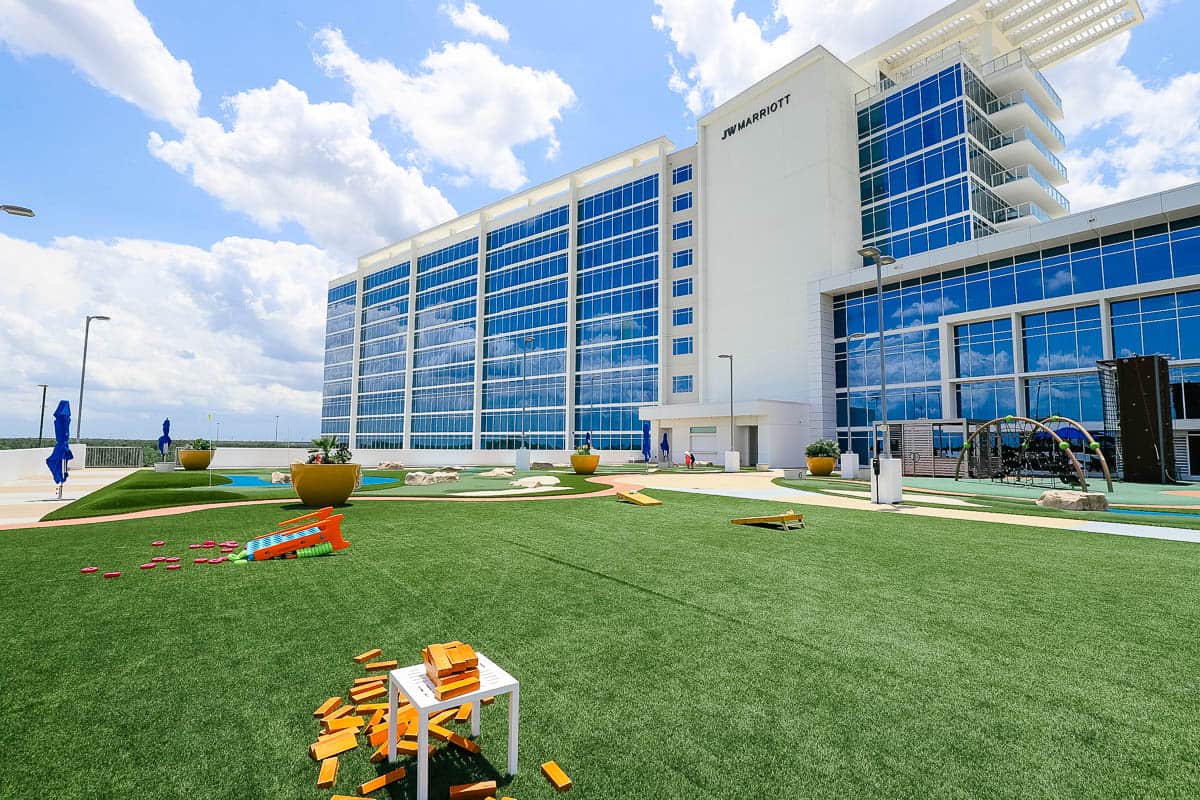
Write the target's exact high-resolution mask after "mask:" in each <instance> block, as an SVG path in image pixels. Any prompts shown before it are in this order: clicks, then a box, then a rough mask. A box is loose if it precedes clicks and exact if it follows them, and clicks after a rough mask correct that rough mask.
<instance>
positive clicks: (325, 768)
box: [317, 756, 338, 789]
mask: <svg viewBox="0 0 1200 800" xmlns="http://www.w3.org/2000/svg"><path fill="white" fill-rule="evenodd" d="M337 770H338V760H337V756H331V757H330V758H327V759H325V760H324V761H322V762H321V774H320V775H318V776H317V788H318V789H329V788H331V787H332V786H333V782H334V781H335V780H337Z"/></svg>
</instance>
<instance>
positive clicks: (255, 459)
mask: <svg viewBox="0 0 1200 800" xmlns="http://www.w3.org/2000/svg"><path fill="white" fill-rule="evenodd" d="M4 452H17V451H0V454H2V453H4ZM39 452H40V451H39ZM352 452H353V453H354V459H353V460H354V462H355V463H356V464H362V465H363V466H364V467H367V468H368V469H370V468H373V467H375V466H376V465H377V464H379V463H381V462H384V461H397V462H399V463H401V464H403V465H404V466H405V467H446V466H501V467H511V466H513V464H514V463H516V451H514V450H369V449H366V448H361V449H358V450H352ZM529 452H530V456H529V459H530V461H549V462H551V463H554V464H567V463H569V462H570V460H571V454H572V453H574V452H575V451H574V450H530V451H529ZM592 452H593V453H598V454H599V455H600V462H601V463H603V464H624V463H627V462H628V461H629V459H630V458H633V457H635V456H638V455H639V454H638V453H631V452H629V451H624V450H621V451H616V450H614V451H612V452H605V451H603V450H593V451H592ZM653 452H655V453H657V449H655V450H654V451H653ZM49 454H50V451H49V450H48V449H47V450H46V451H45V455H43V456H42V459H43V460H44V459H45V458H46V456H47V455H49ZM77 455H78V453H77ZM306 458H308V451H306V450H305V449H303V448H300V447H295V448H291V449H285V448H282V447H218V448H217V452H216V454H215V455H214V456H213V462H212V467H211V468H212V469H218V470H219V469H250V468H266V467H274V468H280V469H284V468H287V467H289V466H291V465H292V464H293V463H294V462H296V461H304V460H305V459H306ZM45 469H46V465H45V464H42V470H45Z"/></svg>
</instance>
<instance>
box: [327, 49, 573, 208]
mask: <svg viewBox="0 0 1200 800" xmlns="http://www.w3.org/2000/svg"><path fill="white" fill-rule="evenodd" d="M317 43H318V45H319V47H320V48H321V50H320V52H319V53H318V54H317V62H318V63H319V64H320V65H321V66H323V67H324V68H325V70H326V71H327V72H328V73H329V74H330V75H340V76H341V77H343V78H345V80H346V82H347V83H348V84H349V85H350V87H351V89H352V90H353V92H354V105H355V106H356V107H358V108H361V109H363V110H364V111H365V112H366V114H367V115H368V116H369V117H370V118H371V119H376V118H379V117H386V118H388V119H390V120H391V121H392V122H394V123H395V124H396V125H398V126H399V127H400V128H401V129H402V130H403V131H404V132H405V133H407V134H408V135H410V136H411V137H412V139H413V141H414V142H415V144H416V147H417V153H416V155H417V156H418V157H419V158H427V159H433V160H435V161H438V162H440V163H441V164H444V165H446V166H447V167H450V168H451V169H453V170H455V171H458V172H460V173H465V174H467V175H470V176H472V177H475V178H478V179H482V180H485V181H486V182H487V183H488V184H489V185H490V186H492V187H495V188H498V189H505V190H513V189H516V188H518V187H520V186H521V185H522V184H524V183H525V182H526V180H527V179H526V176H525V167H524V164H522V162H521V160H520V159H519V158H518V157H517V155H516V153H515V152H514V149H515V148H517V147H519V146H521V145H525V144H530V143H532V142H537V141H545V142H546V143H547V158H553V157H554V155H555V154H556V153H557V151H558V134H557V129H556V123H557V122H558V121H560V120H561V119H562V112H563V110H565V109H566V108H569V107H570V106H571V105H573V104H574V102H575V93H574V91H572V89H571V87H570V86H568V85H567V83H566V82H565V81H563V79H562V78H560V77H559V76H558V74H557V73H555V72H553V71H548V70H536V69H533V68H532V67H519V66H515V65H513V64H507V63H505V62H504V61H502V60H501V59H500V58H499V57H498V56H497V55H496V54H495V53H493V52H492V50H491V49H490V48H489V47H488V46H487V45H485V44H481V43H479V42H459V43H452V44H446V45H443V46H442V48H441V49H440V50H436V51H433V52H431V53H429V54H428V55H427V56H426V57H425V59H424V60H423V61H422V62H421V65H420V71H418V72H414V73H409V72H405V71H404V70H402V69H400V68H399V67H397V66H396V65H394V64H392V63H391V62H389V61H386V60H382V59H381V60H378V61H367V60H365V59H363V58H362V57H361V56H360V55H359V54H358V53H356V52H355V51H354V50H352V49H351V48H350V47H349V45H347V44H346V40H345V38H344V37H343V36H342V32H341V31H339V30H334V29H329V28H326V29H324V30H322V31H320V32H319V33H318V34H317Z"/></svg>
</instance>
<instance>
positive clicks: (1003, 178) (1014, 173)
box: [990, 164, 1071, 212]
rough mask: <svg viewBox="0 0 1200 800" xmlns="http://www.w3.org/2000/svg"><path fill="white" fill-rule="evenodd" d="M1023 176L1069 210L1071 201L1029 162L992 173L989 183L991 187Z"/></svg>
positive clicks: (1017, 179)
mask: <svg viewBox="0 0 1200 800" xmlns="http://www.w3.org/2000/svg"><path fill="white" fill-rule="evenodd" d="M1023 178H1029V179H1030V180H1032V181H1033V182H1034V183H1036V184H1037V185H1038V186H1040V187H1042V191H1044V192H1045V193H1046V194H1048V195H1050V196H1051V197H1052V198H1054V202H1056V203H1058V205H1059V206H1061V207H1062V208H1063V209H1065V210H1067V211H1068V212H1069V211H1070V210H1071V201H1070V200H1068V199H1067V198H1066V195H1064V194H1063V193H1062V192H1060V191H1059V190H1058V189H1056V188H1055V187H1054V184H1052V183H1050V181H1048V180H1046V176H1044V175H1042V173H1040V172H1038V170H1037V167H1033V166H1030V165H1029V164H1022V165H1021V166H1019V167H1013V168H1012V169H1007V170H1005V171H1004V172H997V173H996V174H994V175H992V177H991V179H990V183H991V184H992V186H993V187H995V186H1003V185H1004V184H1006V183H1012V182H1013V181H1019V180H1021V179H1023Z"/></svg>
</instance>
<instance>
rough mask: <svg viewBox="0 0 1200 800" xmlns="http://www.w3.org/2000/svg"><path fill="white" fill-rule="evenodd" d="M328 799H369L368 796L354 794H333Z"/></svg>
mask: <svg viewBox="0 0 1200 800" xmlns="http://www.w3.org/2000/svg"><path fill="white" fill-rule="evenodd" d="M329 800H371V798H370V797H359V796H358V795H356V794H335V795H334V796H333V797H331V798H329Z"/></svg>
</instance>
